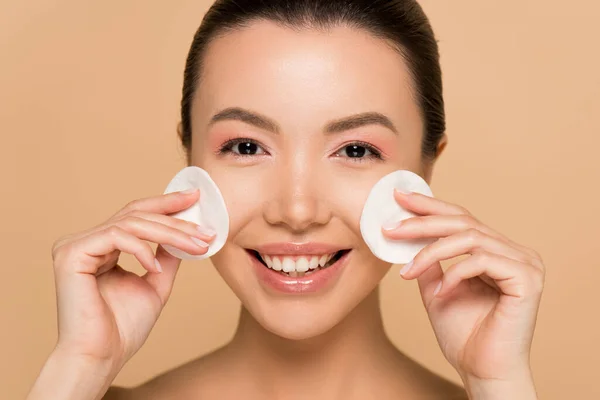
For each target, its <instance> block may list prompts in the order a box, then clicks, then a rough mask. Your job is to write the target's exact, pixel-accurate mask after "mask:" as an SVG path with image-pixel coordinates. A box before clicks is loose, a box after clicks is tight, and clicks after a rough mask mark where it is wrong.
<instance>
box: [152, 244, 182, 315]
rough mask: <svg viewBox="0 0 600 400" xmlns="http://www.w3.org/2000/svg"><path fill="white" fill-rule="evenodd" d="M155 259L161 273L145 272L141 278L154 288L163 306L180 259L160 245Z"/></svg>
mask: <svg viewBox="0 0 600 400" xmlns="http://www.w3.org/2000/svg"><path fill="white" fill-rule="evenodd" d="M156 259H157V260H158V262H159V263H160V264H161V265H162V269H163V273H162V274H151V273H146V274H145V275H144V277H143V278H144V279H145V280H146V282H148V283H149V284H150V286H152V288H154V290H155V291H156V293H157V294H158V296H159V298H160V299H161V302H162V305H163V306H164V305H165V304H166V303H167V301H168V300H169V297H170V296H171V291H172V290H173V284H174V282H175V277H176V275H177V271H178V270H179V265H180V264H181V259H180V258H177V257H174V256H172V255H171V254H169V253H168V252H167V251H166V250H165V249H164V248H163V247H162V246H161V245H158V247H157V248H156Z"/></svg>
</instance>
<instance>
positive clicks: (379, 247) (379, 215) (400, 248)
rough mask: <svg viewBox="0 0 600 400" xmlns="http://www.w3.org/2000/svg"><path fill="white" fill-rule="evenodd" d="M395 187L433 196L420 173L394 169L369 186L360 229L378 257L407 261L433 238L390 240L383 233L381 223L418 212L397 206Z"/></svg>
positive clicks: (387, 259) (400, 218)
mask: <svg viewBox="0 0 600 400" xmlns="http://www.w3.org/2000/svg"><path fill="white" fill-rule="evenodd" d="M394 188H397V189H401V190H404V191H411V192H418V193H421V194H424V195H427V196H430V197H433V193H432V192H431V188H430V187H429V185H427V182H425V181H424V180H423V178H421V177H420V176H419V175H417V174H415V173H414V172H411V171H406V170H399V171H394V172H392V173H390V174H388V175H386V176H384V177H383V178H381V179H380V180H379V181H378V182H377V183H376V184H375V185H374V186H373V188H372V189H371V192H370V193H369V196H368V197H367V200H366V202H365V205H364V207H363V211H362V215H361V217H360V232H361V234H362V237H363V239H364V241H365V242H366V243H367V246H369V248H370V249H371V251H372V252H373V254H374V255H375V256H376V257H377V258H379V259H381V260H383V261H386V262H389V263H393V264H406V263H408V262H409V261H411V260H412V259H413V258H414V257H415V256H416V255H417V253H418V252H419V251H421V249H423V247H425V246H427V245H428V244H429V243H432V242H433V241H434V240H435V239H432V238H427V239H410V240H392V239H388V238H386V237H385V236H383V233H382V231H381V227H382V225H383V224H385V223H387V222H390V221H398V222H400V221H401V220H405V219H407V218H411V217H414V216H416V215H417V214H414V213H412V212H410V211H408V210H406V209H404V208H402V207H400V204H398V202H397V201H396V200H395V199H394Z"/></svg>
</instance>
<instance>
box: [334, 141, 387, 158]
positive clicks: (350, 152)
mask: <svg viewBox="0 0 600 400" xmlns="http://www.w3.org/2000/svg"><path fill="white" fill-rule="evenodd" d="M343 153H346V157H347V158H350V159H351V160H352V161H353V162H362V161H365V160H367V159H377V160H383V157H381V153H380V152H379V151H377V150H376V149H375V148H374V147H373V146H371V145H370V144H368V143H365V142H354V143H350V144H348V145H346V146H344V147H343V148H342V149H340V150H339V151H338V153H336V154H343Z"/></svg>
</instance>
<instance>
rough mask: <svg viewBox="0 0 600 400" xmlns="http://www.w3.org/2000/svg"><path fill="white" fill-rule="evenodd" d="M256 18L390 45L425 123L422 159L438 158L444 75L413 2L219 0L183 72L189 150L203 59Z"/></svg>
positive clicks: (183, 128)
mask: <svg viewBox="0 0 600 400" xmlns="http://www.w3.org/2000/svg"><path fill="white" fill-rule="evenodd" d="M257 20H267V21H272V22H274V23H277V24H278V25H280V26H283V27H287V28H291V29H301V28H312V29H323V30H326V29H328V28H331V27H335V26H336V25H347V26H350V27H355V28H359V29H363V30H366V31H368V32H370V33H371V34H373V35H374V36H376V37H378V38H381V39H384V40H386V41H388V42H391V44H392V45H393V47H394V48H395V49H396V50H397V51H398V52H399V53H400V54H401V55H402V57H403V58H404V60H405V61H406V63H407V65H408V69H409V71H410V74H411V77H412V79H413V90H414V94H415V96H416V101H417V102H418V105H419V107H420V109H421V112H422V118H423V122H424V132H423V142H422V156H423V157H425V158H426V159H428V160H431V159H434V158H435V157H436V155H437V154H436V151H437V145H438V144H439V141H440V139H441V138H442V136H443V134H444V131H445V129H446V127H445V125H446V123H445V113H444V99H443V96H442V73H441V68H440V63H439V52H438V46H437V42H436V40H435V36H434V33H433V30H432V28H431V25H430V24H429V20H428V18H427V16H426V15H425V13H424V12H423V9H422V8H421V6H420V5H419V4H418V3H417V2H416V1H415V0H217V1H216V2H215V3H214V4H213V5H212V6H211V8H210V9H209V10H208V12H207V13H206V15H205V16H204V19H203V20H202V24H201V25H200V27H199V28H198V31H197V32H196V34H195V35H194V39H193V42H192V45H191V48H190V51H189V53H188V57H187V62H186V66H185V72H184V80H183V93H182V99H181V123H180V125H179V129H178V130H179V136H180V138H181V141H182V144H183V146H184V148H185V150H186V152H187V154H188V160H189V153H190V148H191V130H192V127H191V118H190V113H191V111H190V110H191V106H192V100H193V97H194V93H195V92H196V89H197V86H198V85H199V84H200V76H201V75H202V66H203V55H204V54H205V52H206V49H207V47H208V45H209V44H210V43H211V42H212V41H213V40H214V39H217V38H218V37H220V36H222V35H225V34H227V33H228V32H231V31H234V30H235V29H236V28H243V27H247V26H248V25H250V23H251V22H253V21H257Z"/></svg>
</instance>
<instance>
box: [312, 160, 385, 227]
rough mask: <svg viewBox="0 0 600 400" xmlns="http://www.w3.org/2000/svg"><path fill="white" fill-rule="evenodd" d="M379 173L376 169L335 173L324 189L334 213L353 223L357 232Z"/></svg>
mask: <svg viewBox="0 0 600 400" xmlns="http://www.w3.org/2000/svg"><path fill="white" fill-rule="evenodd" d="M379 175H380V174H379V173H376V172H375V171H353V172H352V173H348V172H346V173H339V174H335V176H331V177H330V178H329V179H328V180H327V189H326V190H323V191H322V193H326V194H327V197H328V203H329V204H330V205H331V207H333V208H334V210H333V211H334V213H337V214H339V216H340V217H341V218H343V219H344V220H345V221H347V222H348V223H349V224H351V226H352V229H353V230H355V231H356V232H360V229H359V228H360V226H359V225H360V216H361V214H362V210H363V206H364V204H365V201H366V200H367V197H368V195H369V192H370V190H371V188H372V187H373V185H374V184H375V182H377V180H378V179H379ZM381 176H383V175H381Z"/></svg>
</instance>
